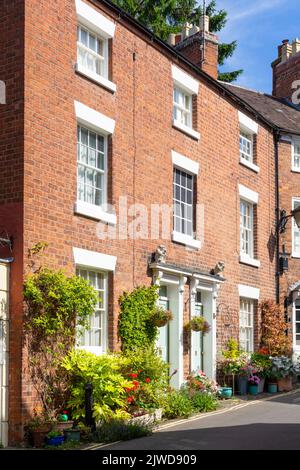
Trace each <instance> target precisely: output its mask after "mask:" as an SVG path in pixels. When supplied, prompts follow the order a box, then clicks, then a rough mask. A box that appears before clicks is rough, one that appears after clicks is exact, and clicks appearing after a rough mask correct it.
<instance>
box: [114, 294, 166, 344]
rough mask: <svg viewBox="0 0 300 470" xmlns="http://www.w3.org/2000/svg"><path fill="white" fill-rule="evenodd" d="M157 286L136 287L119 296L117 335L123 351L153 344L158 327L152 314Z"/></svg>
mask: <svg viewBox="0 0 300 470" xmlns="http://www.w3.org/2000/svg"><path fill="white" fill-rule="evenodd" d="M157 299H158V288H157V286H150V287H145V286H142V287H137V288H136V289H134V290H133V291H132V292H130V293H128V292H124V294H123V295H122V296H121V297H120V299H119V303H120V309H121V312H120V316H119V337H120V339H121V343H122V350H123V351H133V350H136V349H139V348H147V347H150V346H153V345H154V342H155V339H156V336H157V332H158V329H157V327H156V326H155V325H154V324H153V321H152V315H153V312H154V310H155V307H156V305H157Z"/></svg>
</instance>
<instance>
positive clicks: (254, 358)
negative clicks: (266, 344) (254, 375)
mask: <svg viewBox="0 0 300 470" xmlns="http://www.w3.org/2000/svg"><path fill="white" fill-rule="evenodd" d="M250 363H251V365H252V366H254V367H255V368H257V370H258V371H259V372H258V376H259V377H267V375H268V373H269V369H270V368H271V366H272V361H271V359H270V358H269V356H266V355H265V354H260V353H259V352H254V353H252V354H251V358H250Z"/></svg>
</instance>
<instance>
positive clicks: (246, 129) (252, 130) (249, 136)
mask: <svg viewBox="0 0 300 470" xmlns="http://www.w3.org/2000/svg"><path fill="white" fill-rule="evenodd" d="M238 119H239V125H240V134H239V140H240V142H241V138H243V139H246V140H248V142H250V145H251V153H250V154H249V158H250V159H248V158H245V157H243V155H242V154H241V143H240V164H241V165H243V166H246V167H247V168H249V169H250V170H252V171H254V172H255V173H259V171H260V168H259V166H257V165H256V164H255V163H254V161H253V158H254V136H255V135H257V134H258V124H257V122H255V121H253V120H252V119H250V118H249V117H248V116H246V114H243V113H242V112H241V111H238Z"/></svg>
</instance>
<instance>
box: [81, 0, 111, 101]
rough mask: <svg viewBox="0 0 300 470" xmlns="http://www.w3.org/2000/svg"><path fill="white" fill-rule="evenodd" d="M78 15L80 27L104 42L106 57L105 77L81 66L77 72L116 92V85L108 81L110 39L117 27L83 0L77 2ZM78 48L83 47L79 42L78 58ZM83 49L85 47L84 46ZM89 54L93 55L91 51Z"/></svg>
mask: <svg viewBox="0 0 300 470" xmlns="http://www.w3.org/2000/svg"><path fill="white" fill-rule="evenodd" d="M75 4H76V13H77V21H78V26H79V27H80V26H82V27H84V28H85V29H86V30H88V32H90V33H92V34H93V35H96V36H97V37H98V38H99V39H101V40H102V41H103V48H104V56H103V60H104V61H105V67H104V72H105V73H104V75H99V74H97V73H94V72H92V71H91V70H89V69H87V68H85V67H84V66H82V65H81V64H79V63H78V61H77V64H76V70H77V71H78V72H79V73H80V74H82V75H85V76H86V77H88V78H90V79H92V80H93V81H95V82H97V83H99V84H100V85H102V86H104V87H105V88H107V89H108V90H110V91H112V92H115V91H116V90H117V87H116V85H115V83H113V82H111V81H110V80H109V79H108V71H109V45H108V41H109V39H112V38H113V37H114V34H115V28H116V25H115V23H114V22H112V21H111V20H109V19H108V18H107V17H105V16H104V15H102V14H101V13H100V12H98V11H97V10H96V9H95V8H92V7H90V6H89V5H87V4H86V3H84V2H83V1H81V0H76V2H75ZM78 47H81V45H80V43H78V42H77V56H78ZM82 47H83V46H82ZM89 52H90V53H92V52H93V51H91V50H90V49H89Z"/></svg>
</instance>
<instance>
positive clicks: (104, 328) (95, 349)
mask: <svg viewBox="0 0 300 470" xmlns="http://www.w3.org/2000/svg"><path fill="white" fill-rule="evenodd" d="M78 271H85V272H87V273H88V276H89V274H90V273H91V272H92V273H94V274H101V275H102V276H103V291H104V297H103V299H102V301H103V307H102V310H103V313H102V314H101V315H102V318H101V321H102V325H101V330H100V331H101V346H87V345H82V344H81V341H80V340H81V338H82V336H81V335H80V337H79V336H78V338H77V340H78V343H79V344H78V346H77V348H78V349H83V350H85V351H88V352H91V353H93V354H96V355H97V356H101V355H102V354H105V353H106V351H107V349H108V272H107V271H101V270H99V269H95V268H90V267H86V266H78V265H76V274H77V275H80V274H78ZM95 310H97V309H95ZM99 310H101V309H99ZM88 331H89V330H88Z"/></svg>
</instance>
